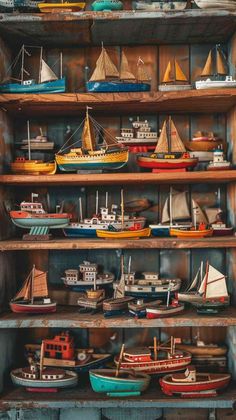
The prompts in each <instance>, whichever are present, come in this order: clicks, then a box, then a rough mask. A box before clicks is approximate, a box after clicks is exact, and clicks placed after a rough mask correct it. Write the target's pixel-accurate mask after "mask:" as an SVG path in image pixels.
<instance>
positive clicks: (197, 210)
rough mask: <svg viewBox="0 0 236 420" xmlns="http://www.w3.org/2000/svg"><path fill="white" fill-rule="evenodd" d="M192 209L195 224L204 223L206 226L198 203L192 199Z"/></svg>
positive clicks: (204, 217)
mask: <svg viewBox="0 0 236 420" xmlns="http://www.w3.org/2000/svg"><path fill="white" fill-rule="evenodd" d="M192 209H193V210H194V217H195V218H196V220H195V221H196V223H206V224H207V218H206V216H205V214H204V213H203V211H202V209H201V207H200V206H199V205H198V203H197V202H196V201H195V200H193V199H192Z"/></svg>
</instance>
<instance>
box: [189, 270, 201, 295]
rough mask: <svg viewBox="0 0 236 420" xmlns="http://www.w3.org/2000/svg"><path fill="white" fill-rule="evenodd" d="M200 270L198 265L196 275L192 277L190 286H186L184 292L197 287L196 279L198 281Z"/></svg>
mask: <svg viewBox="0 0 236 420" xmlns="http://www.w3.org/2000/svg"><path fill="white" fill-rule="evenodd" d="M200 271H201V268H200V267H199V269H198V271H197V274H196V276H195V277H194V279H193V281H192V283H191V284H190V286H189V287H188V288H187V290H186V292H191V291H193V290H196V289H197V284H198V281H199V275H200Z"/></svg>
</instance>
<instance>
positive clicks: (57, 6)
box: [38, 0, 86, 13]
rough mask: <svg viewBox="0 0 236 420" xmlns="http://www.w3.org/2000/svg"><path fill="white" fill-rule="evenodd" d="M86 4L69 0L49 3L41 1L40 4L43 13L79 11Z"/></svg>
mask: <svg viewBox="0 0 236 420" xmlns="http://www.w3.org/2000/svg"><path fill="white" fill-rule="evenodd" d="M85 6H86V3H85V2H77V3H76V2H69V1H64V0H63V1H62V2H61V3H47V2H40V3H39V4H38V7H39V10H40V12H43V13H58V12H60V13H61V12H79V11H80V10H83V9H84V8H85Z"/></svg>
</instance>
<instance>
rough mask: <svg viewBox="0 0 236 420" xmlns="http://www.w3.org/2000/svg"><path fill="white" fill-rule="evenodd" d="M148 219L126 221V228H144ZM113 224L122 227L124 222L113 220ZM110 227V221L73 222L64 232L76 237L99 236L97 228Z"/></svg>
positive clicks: (104, 228)
mask: <svg viewBox="0 0 236 420" xmlns="http://www.w3.org/2000/svg"><path fill="white" fill-rule="evenodd" d="M145 222H146V219H145V218H144V217H138V218H135V219H133V220H127V221H124V228H125V229H132V228H134V229H136V228H137V227H138V228H139V229H143V227H144V225H145ZM112 226H114V227H115V228H116V229H121V228H122V223H121V222H119V221H115V222H112ZM108 227H109V224H108V223H97V224H96V223H92V222H91V224H88V223H71V224H69V226H67V227H66V228H65V229H64V230H63V232H64V235H65V236H68V237H71V238H76V237H93V238H95V237H96V236H97V230H104V231H107V230H108Z"/></svg>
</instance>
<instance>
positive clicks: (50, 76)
mask: <svg viewBox="0 0 236 420" xmlns="http://www.w3.org/2000/svg"><path fill="white" fill-rule="evenodd" d="M57 79H58V77H57V76H56V75H55V73H54V72H53V71H52V69H50V67H49V66H48V65H47V63H46V62H45V61H44V60H42V62H41V71H40V80H39V83H44V82H51V81H53V80H57Z"/></svg>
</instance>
